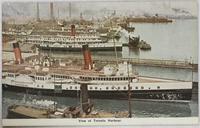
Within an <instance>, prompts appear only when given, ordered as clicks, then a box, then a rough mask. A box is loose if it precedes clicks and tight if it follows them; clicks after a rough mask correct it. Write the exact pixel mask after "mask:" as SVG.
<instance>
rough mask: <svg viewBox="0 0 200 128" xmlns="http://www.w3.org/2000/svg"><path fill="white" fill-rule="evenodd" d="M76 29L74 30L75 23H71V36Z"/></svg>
mask: <svg viewBox="0 0 200 128" xmlns="http://www.w3.org/2000/svg"><path fill="white" fill-rule="evenodd" d="M75 33H76V30H75V25H74V24H72V25H71V36H75Z"/></svg>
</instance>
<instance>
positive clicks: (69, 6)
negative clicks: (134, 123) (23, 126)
mask: <svg viewBox="0 0 200 128" xmlns="http://www.w3.org/2000/svg"><path fill="white" fill-rule="evenodd" d="M196 4H197V2H196V1H195V0H191V1H186V0H175V1H171V0H157V1H152V0H150V1H146V0H142V1H120V0H119V1H106V2H105V1H102V2H101V1H96V2H95V1H94V2H92V1H82V2H81V1H79V2H78V1H57V2H56V1H54V2H48V1H44V2H3V3H2V96H3V98H2V106H3V109H2V114H3V115H2V116H3V118H8V119H18V118H20V119H23V118H24V119H26V118H36V119H38V118H141V117H142V118H145V117H157V118H159V117H197V116H198V17H197V16H198V9H197V5H196Z"/></svg>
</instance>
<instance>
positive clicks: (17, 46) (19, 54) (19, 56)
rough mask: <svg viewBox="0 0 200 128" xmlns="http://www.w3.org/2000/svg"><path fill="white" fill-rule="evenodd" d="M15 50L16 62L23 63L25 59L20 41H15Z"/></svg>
mask: <svg viewBox="0 0 200 128" xmlns="http://www.w3.org/2000/svg"><path fill="white" fill-rule="evenodd" d="M13 51H14V54H15V63H16V64H22V63H23V59H22V55H21V50H20V48H19V42H16V43H13Z"/></svg>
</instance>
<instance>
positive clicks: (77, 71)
mask: <svg viewBox="0 0 200 128" xmlns="http://www.w3.org/2000/svg"><path fill="white" fill-rule="evenodd" d="M27 67H28V68H29V69H26V68H27ZM44 68H46V67H40V70H36V69H34V67H33V66H28V65H26V64H23V65H3V72H13V73H17V72H18V73H20V74H30V75H35V74H39V75H47V74H57V75H66V76H78V75H82V76H92V77H95V76H96V77H98V76H105V75H104V73H103V72H102V71H95V70H84V69H83V67H82V66H76V65H73V66H72V65H70V66H62V67H61V66H58V67H51V68H48V71H43V69H44ZM157 82H168V83H169V82H180V81H179V80H172V79H164V78H155V77H146V76H138V83H157Z"/></svg>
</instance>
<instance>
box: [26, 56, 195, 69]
mask: <svg viewBox="0 0 200 128" xmlns="http://www.w3.org/2000/svg"><path fill="white" fill-rule="evenodd" d="M72 56H73V57H72ZM31 59H32V56H30V57H28V58H26V60H31ZM63 59H64V60H78V61H82V62H83V57H82V55H80V54H73V55H71V53H70V54H66V55H65V57H64V58H63ZM93 61H94V62H95V63H102V64H112V63H113V64H114V63H116V59H115V57H113V56H106V57H103V56H95V55H94V56H93ZM117 61H118V63H120V62H124V61H129V63H131V64H133V65H137V66H140V65H141V66H152V67H162V68H179V69H191V70H193V71H194V72H197V71H198V64H193V63H190V62H189V61H177V60H160V59H138V58H118V59H117Z"/></svg>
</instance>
